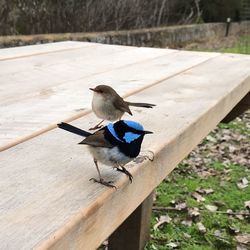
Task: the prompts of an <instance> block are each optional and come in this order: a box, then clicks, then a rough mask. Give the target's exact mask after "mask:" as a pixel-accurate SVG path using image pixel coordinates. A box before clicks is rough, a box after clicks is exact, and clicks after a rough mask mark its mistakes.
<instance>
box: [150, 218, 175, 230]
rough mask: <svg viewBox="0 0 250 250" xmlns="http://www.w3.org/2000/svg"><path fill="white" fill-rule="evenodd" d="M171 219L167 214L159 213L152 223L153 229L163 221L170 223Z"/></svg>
mask: <svg viewBox="0 0 250 250" xmlns="http://www.w3.org/2000/svg"><path fill="white" fill-rule="evenodd" d="M171 221H172V219H171V218H170V217H169V216H168V215H161V216H160V218H159V219H158V222H157V223H156V224H155V225H154V230H156V229H157V228H158V227H159V226H160V225H162V224H164V223H170V222H171Z"/></svg>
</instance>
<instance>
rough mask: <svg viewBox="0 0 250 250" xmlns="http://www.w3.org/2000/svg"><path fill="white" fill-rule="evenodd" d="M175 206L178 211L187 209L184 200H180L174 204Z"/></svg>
mask: <svg viewBox="0 0 250 250" xmlns="http://www.w3.org/2000/svg"><path fill="white" fill-rule="evenodd" d="M175 208H176V209H177V210H179V211H181V210H185V209H187V204H186V202H181V203H179V204H176V205H175Z"/></svg>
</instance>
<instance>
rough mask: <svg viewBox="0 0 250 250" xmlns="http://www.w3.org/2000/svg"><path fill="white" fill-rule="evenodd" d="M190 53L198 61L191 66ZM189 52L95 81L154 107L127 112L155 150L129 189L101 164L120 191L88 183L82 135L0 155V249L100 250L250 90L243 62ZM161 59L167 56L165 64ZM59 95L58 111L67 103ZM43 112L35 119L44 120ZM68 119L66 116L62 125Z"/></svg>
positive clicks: (247, 64)
mask: <svg viewBox="0 0 250 250" xmlns="http://www.w3.org/2000/svg"><path fill="white" fill-rule="evenodd" d="M103 46H104V47H105V45H103ZM138 50H139V49H138ZM150 50H152V49H150ZM156 50H157V49H156ZM145 53H147V52H146V51H145ZM161 53H162V52H161ZM181 54H182V55H183V57H182V56H181ZM174 55H179V56H178V57H174ZM192 55H193V58H194V60H196V63H193V61H192V60H191V59H190V57H191V58H192ZM196 55H199V53H194V54H193V53H191V52H182V51H180V52H172V51H171V52H170V53H166V55H165V56H159V58H157V57H156V58H155V59H154V60H152V59H151V60H148V61H146V62H138V63H135V65H134V66H133V67H132V68H130V66H126V70H124V71H120V70H121V69H117V68H114V69H112V68H110V70H109V71H110V73H108V72H106V73H104V74H103V75H101V74H100V76H99V75H98V77H100V78H98V79H103V80H105V81H102V82H103V83H104V82H106V83H108V84H111V83H112V84H113V86H116V88H117V89H118V90H119V92H120V93H122V94H130V95H132V96H131V97H129V98H128V100H136V101H145V100H146V101H147V102H151V103H156V104H158V105H157V106H156V107H155V108H154V109H150V110H148V109H139V108H134V109H133V111H134V117H132V118H133V119H135V120H137V121H139V122H141V123H142V124H143V125H144V127H145V128H146V129H149V130H152V131H154V134H153V135H148V136H147V137H145V141H144V143H143V150H152V151H153V152H154V153H155V160H154V161H153V162H148V161H145V162H143V163H140V164H136V163H131V164H128V169H129V171H130V172H131V173H132V174H133V176H134V180H133V183H132V184H130V183H129V181H128V179H127V177H126V176H125V175H123V174H121V173H119V172H116V171H114V170H112V169H110V168H108V167H101V171H102V174H103V176H104V177H105V178H106V179H109V180H113V181H114V182H115V185H116V186H117V187H118V190H117V191H115V190H114V189H110V188H106V187H103V186H101V185H99V184H96V183H92V182H89V179H90V178H91V177H96V176H97V173H96V170H95V167H94V164H93V162H92V159H91V156H90V155H89V153H88V151H87V150H86V148H85V147H84V146H83V145H78V144H77V143H78V142H79V141H80V140H81V138H79V137H78V136H76V135H72V134H69V133H66V132H65V131H62V130H59V129H53V130H50V131H48V132H46V133H44V134H41V135H40V136H37V137H34V138H32V139H30V140H27V141H25V142H23V143H21V144H19V145H16V146H14V147H11V148H9V149H7V150H5V151H3V152H1V153H0V172H1V179H0V212H1V213H0V226H1V228H4V230H2V231H1V234H0V249H10V250H11V249H31V248H36V249H48V248H50V249H60V250H61V249H87V250H91V249H95V248H96V247H98V245H100V244H101V242H102V241H103V240H105V239H106V238H107V237H108V236H109V235H110V234H111V233H112V232H113V231H114V230H115V229H116V228H117V227H118V226H119V225H120V224H121V223H122V222H123V221H124V220H125V219H126V218H127V217H128V216H129V215H130V214H131V213H132V212H133V211H134V209H135V208H136V207H138V205H139V204H140V203H141V202H142V201H143V200H144V199H145V198H146V197H147V196H148V195H149V194H150V193H151V192H152V190H153V189H154V188H155V187H156V186H157V185H159V183H160V182H161V181H162V180H163V179H164V178H165V177H166V175H167V174H168V173H169V172H170V171H171V170H172V169H173V168H174V167H175V166H176V165H177V164H178V163H179V162H180V161H181V160H182V159H183V158H184V157H185V156H186V155H187V154H188V153H189V152H190V151H191V150H192V149H193V148H194V147H195V146H196V145H197V144H198V143H199V142H200V141H201V140H202V138H204V136H205V135H207V133H208V132H209V131H211V129H213V128H214V127H215V126H216V124H217V123H218V122H219V121H220V120H222V118H223V117H225V116H226V115H227V113H229V111H230V110H231V109H232V108H233V107H234V106H235V105H236V104H237V103H238V102H239V101H240V100H241V99H242V97H244V96H245V95H246V94H247V93H248V92H249V90H250V57H249V56H240V55H226V54H224V55H223V54H211V56H210V54H207V53H205V54H204V53H201V54H200V57H198V56H196ZM39 56H40V55H39ZM171 56H172V57H171ZM165 57H166V60H167V58H168V57H171V58H172V59H171V61H168V60H167V63H166V62H165V63H164V60H163V58H165ZM174 58H175V59H174ZM197 58H199V59H197ZM158 60H159V61H158ZM151 61H152V62H151ZM185 61H187V64H186V66H185V67H183V63H184V62H185ZM151 63H152V64H151ZM137 64H139V65H142V66H140V67H139V65H137ZM145 65H146V66H145ZM154 65H155V66H154ZM173 65H178V67H179V68H180V69H179V70H178V67H177V66H176V67H175V66H173ZM124 68H125V67H124ZM157 68H159V69H157ZM160 69H162V71H161V70H160ZM169 71H171V73H169ZM112 72H113V73H112ZM121 72H123V73H121ZM164 72H165V76H164ZM76 74H77V73H76ZM151 74H152V75H151ZM158 74H160V76H158ZM104 76H105V77H104ZM119 76H120V77H119ZM83 79H84V77H83ZM154 79H155V81H154ZM114 80H116V82H114ZM132 80H133V82H135V84H134V83H131V82H132ZM84 82H85V80H84ZM136 82H139V83H138V84H136ZM91 83H92V81H91ZM95 83H99V81H97V82H95ZM88 84H90V82H89V83H88V81H87V80H86V85H84V84H83V85H82V88H81V87H80V85H77V84H76V85H74V83H72V85H71V84H69V85H68V86H69V88H70V89H71V90H69V92H68V93H72V95H73V93H74V91H73V89H72V88H73V86H74V87H75V86H78V87H76V89H75V91H76V92H77V94H76V95H78V92H79V91H86V89H87V88H88V86H89V85H88ZM58 86H59V85H58ZM127 86H129V87H127ZM145 87H147V88H145ZM65 88H66V86H65ZM140 89H141V90H140ZM138 90H140V91H138ZM65 91H66V90H65ZM71 91H72V92H71ZM56 93H60V91H59V90H58V92H57V91H56ZM56 93H54V95H55V96H56V95H57V94H56ZM65 93H67V91H66V92H65ZM87 95H89V92H86V93H85V96H87ZM66 96H67V95H66V94H65V96H64V98H65V101H64V105H65V104H66V105H68V103H67V102H68V100H69V99H67V98H66ZM88 100H89V101H90V99H88ZM24 101H25V100H24ZM20 103H22V102H20ZM59 103H60V105H61V102H59ZM83 103H84V100H83ZM33 105H35V102H34V103H33ZM80 105H84V104H80ZM80 107H81V106H80ZM59 110H60V109H59ZM54 112H55V120H54V122H55V121H57V119H59V118H60V117H58V116H57V114H56V113H57V112H59V111H56V110H55V111H54ZM60 112H61V111H60ZM40 114H41V115H37V119H39V118H40V116H42V117H43V115H45V114H44V113H40ZM67 115H68V117H67ZM70 115H71V114H70V113H66V114H65V118H70V117H69V116H70ZM1 117H2V113H1ZM31 118H32V117H31ZM124 118H131V117H128V116H125V117H124ZM31 121H32V120H31ZM97 121H98V119H97V118H95V117H94V115H93V114H92V113H88V114H86V115H84V116H83V117H82V118H80V119H77V120H75V121H74V122H73V124H74V125H77V126H79V127H81V128H85V129H87V128H89V127H91V126H92V125H93V124H95V123H96V122H97ZM50 122H51V121H47V125H48V124H50ZM0 123H2V121H1V122H0ZM13 124H15V123H13ZM31 127H32V126H31ZM28 132H29V133H30V131H28ZM18 136H19V135H18Z"/></svg>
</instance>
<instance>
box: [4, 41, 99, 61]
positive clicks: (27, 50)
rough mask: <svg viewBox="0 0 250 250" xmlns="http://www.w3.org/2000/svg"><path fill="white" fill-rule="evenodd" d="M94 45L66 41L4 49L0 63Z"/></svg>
mask: <svg viewBox="0 0 250 250" xmlns="http://www.w3.org/2000/svg"><path fill="white" fill-rule="evenodd" d="M94 45H95V43H86V42H72V41H66V42H57V43H45V44H37V45H27V46H20V47H13V48H5V49H0V61H2V60H11V59H12V60H13V59H16V58H20V57H27V56H34V55H40V54H47V53H54V52H59V51H65V50H72V49H77V48H82V47H87V46H94Z"/></svg>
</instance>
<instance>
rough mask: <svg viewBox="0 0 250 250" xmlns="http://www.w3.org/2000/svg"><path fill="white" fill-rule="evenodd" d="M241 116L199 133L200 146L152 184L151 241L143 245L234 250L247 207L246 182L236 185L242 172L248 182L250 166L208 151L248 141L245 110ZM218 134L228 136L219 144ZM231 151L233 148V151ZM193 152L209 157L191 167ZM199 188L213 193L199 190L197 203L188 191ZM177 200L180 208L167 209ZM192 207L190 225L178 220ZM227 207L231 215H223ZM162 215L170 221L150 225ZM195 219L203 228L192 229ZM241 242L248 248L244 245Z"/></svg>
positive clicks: (245, 230)
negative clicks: (212, 208) (200, 198)
mask: <svg viewBox="0 0 250 250" xmlns="http://www.w3.org/2000/svg"><path fill="white" fill-rule="evenodd" d="M246 117H248V118H246V119H245V120H244V119H236V120H234V121H232V122H230V123H228V124H224V123H220V124H219V125H218V128H217V129H216V130H215V131H212V132H211V133H210V135H209V136H210V138H209V137H207V138H205V139H204V141H203V142H202V143H201V144H200V148H202V149H199V148H198V149H196V150H195V152H196V153H194V154H193V155H190V156H189V157H188V158H187V160H184V161H183V162H182V163H180V164H179V166H178V167H177V168H176V169H175V170H174V171H173V172H172V173H171V174H170V175H169V176H168V177H167V178H166V179H165V180H164V181H163V182H162V183H161V185H160V186H159V187H158V188H157V190H156V194H157V197H156V200H155V202H154V209H153V216H152V221H151V224H152V226H151V232H150V233H151V240H150V241H149V242H148V244H147V246H146V248H145V249H146V250H154V249H156V250H158V249H159V250H167V249H175V248H173V246H175V245H176V246H177V247H176V249H183V250H214V249H227V250H231V249H236V247H237V245H238V243H237V241H236V239H235V235H241V234H250V211H249V210H247V209H246V208H245V207H244V202H245V201H249V200H250V186H248V187H246V188H244V189H240V188H239V187H238V186H237V183H238V182H240V180H241V179H242V178H243V177H245V178H247V179H248V180H249V182H250V168H249V166H246V165H244V164H243V165H241V164H235V163H232V162H230V161H229V163H228V162H226V163H225V162H224V161H222V160H220V157H218V158H216V157H213V154H217V152H216V148H217V146H218V154H219V155H220V154H221V151H220V150H223V149H224V148H225V146H227V145H231V144H232V145H234V146H235V147H236V146H237V147H239V148H240V149H242V147H246V145H249V144H245V143H248V142H249V141H250V127H249V114H248V115H246ZM247 119H248V120H247ZM224 133H225V134H226V135H229V134H230V139H229V140H228V142H225V144H223V140H224V139H223V135H224ZM239 135H240V136H241V135H242V136H243V137H244V139H242V140H243V141H242V142H239V141H237V138H238V136H239ZM211 137H212V141H211ZM220 140H221V141H220ZM239 143H242V144H240V145H239ZM216 145H217V146H216ZM242 145H243V146H242ZM211 150H212V151H211ZM211 152H212V153H213V154H212V155H211ZM225 152H227V151H225ZM227 153H228V152H227ZM228 154H229V155H228V156H230V157H231V158H230V157H229V159H231V160H232V159H234V155H233V156H232V155H230V152H229V153H228ZM237 154H238V153H235V155H236V156H237ZM246 154H247V153H246ZM197 156H198V157H200V158H202V156H204V157H205V158H208V157H209V156H210V158H209V160H207V161H201V162H200V164H199V166H196V167H195V166H194V165H195V161H194V164H192V163H193V160H194V159H195V157H197ZM246 157H247V156H246ZM189 159H191V161H190V160H189ZM192 159H193V160H192ZM200 170H202V171H207V172H210V173H212V175H209V174H208V175H205V176H204V175H200V172H199V171H200ZM199 189H213V192H212V193H209V194H202V196H203V197H204V198H205V200H204V201H200V202H198V201H197V200H196V199H195V198H193V197H192V195H191V193H192V192H195V191H197V190H199ZM181 202H185V203H186V205H187V209H183V210H181V211H176V210H173V209H171V208H173V207H174V205H175V204H179V203H181ZM206 205H214V206H216V207H217V211H215V212H211V211H209V210H208V209H207V208H206ZM164 208H167V210H166V209H164ZM192 208H197V209H198V211H199V213H200V215H199V216H198V217H193V218H191V221H192V224H191V225H185V224H183V221H187V220H188V219H190V215H189V212H188V211H189V210H190V209H192ZM228 209H231V210H232V211H233V212H234V213H237V214H235V215H229V214H228V213H227V210H228ZM242 211H244V212H245V213H248V215H246V216H243V217H240V216H239V213H240V212H242ZM166 214H167V215H168V216H170V217H171V218H172V221H171V222H169V223H164V224H162V225H160V226H159V227H158V228H157V229H154V228H153V226H154V225H155V224H156V223H157V221H158V219H159V217H160V216H161V215H166ZM197 222H201V223H202V224H203V225H204V226H205V228H206V232H205V233H202V232H200V231H199V230H198V227H197ZM235 230H237V232H235ZM218 232H219V234H218ZM171 244H174V245H171ZM244 247H245V249H250V245H248V246H246V245H245V246H244Z"/></svg>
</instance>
